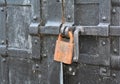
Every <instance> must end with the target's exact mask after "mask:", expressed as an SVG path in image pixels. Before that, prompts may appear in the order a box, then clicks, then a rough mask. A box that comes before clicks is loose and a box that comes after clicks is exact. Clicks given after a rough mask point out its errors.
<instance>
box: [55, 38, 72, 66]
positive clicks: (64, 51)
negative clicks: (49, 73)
mask: <svg viewBox="0 0 120 84" xmlns="http://www.w3.org/2000/svg"><path fill="white" fill-rule="evenodd" d="M72 55H73V43H69V42H64V41H60V40H57V41H56V48H55V54H54V60H55V61H58V62H63V63H65V64H71V63H72Z"/></svg>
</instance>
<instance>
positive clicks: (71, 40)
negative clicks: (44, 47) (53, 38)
mask: <svg viewBox="0 0 120 84" xmlns="http://www.w3.org/2000/svg"><path fill="white" fill-rule="evenodd" d="M68 35H69V37H70V43H73V41H74V38H73V34H72V32H71V31H69V32H68ZM58 40H59V41H61V40H62V34H59V36H58Z"/></svg>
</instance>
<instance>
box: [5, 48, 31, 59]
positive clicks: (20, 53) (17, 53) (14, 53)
mask: <svg viewBox="0 0 120 84" xmlns="http://www.w3.org/2000/svg"><path fill="white" fill-rule="evenodd" d="M7 54H8V56H11V57H22V58H30V55H31V52H30V51H28V50H25V49H18V48H8V51H7Z"/></svg>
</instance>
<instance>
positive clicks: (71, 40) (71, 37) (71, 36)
mask: <svg viewBox="0 0 120 84" xmlns="http://www.w3.org/2000/svg"><path fill="white" fill-rule="evenodd" d="M68 35H69V37H70V43H73V41H74V39H73V34H72V31H69V32H68Z"/></svg>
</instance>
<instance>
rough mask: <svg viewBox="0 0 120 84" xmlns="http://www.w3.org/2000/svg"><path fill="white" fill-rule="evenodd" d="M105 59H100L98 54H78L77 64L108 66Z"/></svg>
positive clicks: (108, 63)
mask: <svg viewBox="0 0 120 84" xmlns="http://www.w3.org/2000/svg"><path fill="white" fill-rule="evenodd" d="M106 60H107V59H104V58H102V57H101V56H100V55H99V54H96V55H89V54H80V55H79V60H78V63H84V64H89V65H95V66H99V65H101V66H110V61H108V62H106Z"/></svg>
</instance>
